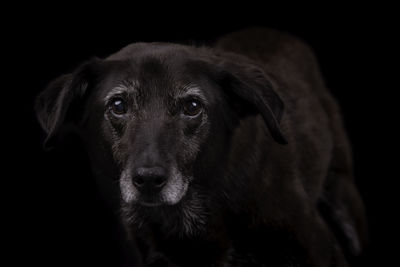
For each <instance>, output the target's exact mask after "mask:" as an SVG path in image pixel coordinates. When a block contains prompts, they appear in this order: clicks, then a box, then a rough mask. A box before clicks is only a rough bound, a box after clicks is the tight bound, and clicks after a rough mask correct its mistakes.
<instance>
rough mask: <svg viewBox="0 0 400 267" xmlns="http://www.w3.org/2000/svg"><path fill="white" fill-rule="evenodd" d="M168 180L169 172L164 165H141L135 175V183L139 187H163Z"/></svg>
mask: <svg viewBox="0 0 400 267" xmlns="http://www.w3.org/2000/svg"><path fill="white" fill-rule="evenodd" d="M166 182H167V173H166V171H165V169H164V168H162V167H140V168H137V169H136V170H135V172H134V175H133V183H134V184H135V186H137V187H138V188H147V189H153V188H161V187H163V186H164V185H165V184H166Z"/></svg>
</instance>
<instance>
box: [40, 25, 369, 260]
mask: <svg viewBox="0 0 400 267" xmlns="http://www.w3.org/2000/svg"><path fill="white" fill-rule="evenodd" d="M36 110H37V113H38V118H39V121H40V123H41V125H42V127H43V128H44V130H45V131H46V133H47V135H48V136H47V139H46V145H47V146H51V145H52V144H54V141H55V140H57V139H59V137H60V136H61V135H62V133H66V132H69V131H71V130H73V131H75V132H77V133H78V134H79V135H80V136H81V138H82V140H83V142H84V144H85V145H86V149H87V151H88V153H89V156H90V159H91V163H92V168H93V171H94V174H95V175H96V177H97V179H98V180H99V181H100V185H101V189H102V190H103V191H104V194H107V192H106V191H111V194H112V195H114V196H120V202H121V205H120V208H121V210H122V221H123V224H124V226H125V229H126V232H127V235H129V237H130V238H131V239H132V240H133V239H134V238H135V239H136V240H137V243H138V245H139V247H140V249H141V253H142V255H143V261H144V263H145V264H146V265H147V266H318V267H321V266H347V265H348V260H349V259H351V258H352V257H353V256H355V255H358V254H359V253H360V251H361V250H362V248H363V246H364V243H365V235H366V233H365V220H364V211H363V205H362V202H361V200H360V197H359V194H358V192H357V190H356V188H355V186H354V183H353V178H352V162H351V153H350V147H349V144H348V140H347V137H346V134H345V132H344V130H343V126H342V122H341V118H340V114H339V109H338V107H337V105H336V103H335V101H334V99H333V98H332V97H331V95H330V94H329V92H328V91H327V89H326V88H325V86H324V83H323V81H322V79H321V76H320V74H319V70H318V66H317V63H316V60H315V58H314V56H313V54H312V52H311V51H310V49H309V48H308V47H307V46H306V45H305V44H303V43H302V42H300V41H298V40H297V39H295V38H293V37H291V36H288V35H286V34H283V33H278V32H275V31H272V30H267V29H251V30H246V31H242V32H239V33H235V34H231V35H229V36H226V37H224V38H222V39H220V40H219V42H218V43H217V45H216V47H214V48H204V47H191V46H184V45H177V44H167V43H137V44H132V45H129V46H127V47H125V48H123V49H122V50H121V51H119V52H117V53H115V54H113V55H111V56H109V57H108V58H106V59H103V60H100V59H93V60H91V61H89V62H87V63H84V64H83V65H82V66H81V67H79V68H78V69H77V70H76V71H75V72H74V73H72V74H67V75H64V76H62V77H60V78H58V79H56V80H55V81H54V82H52V83H51V84H50V85H49V87H48V88H47V89H46V90H45V91H44V92H43V93H42V94H41V95H40V96H39V97H38V100H37V105H36ZM115 181H118V183H115ZM115 184H117V185H119V186H117V187H115Z"/></svg>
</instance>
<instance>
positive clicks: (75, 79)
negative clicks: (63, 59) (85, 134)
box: [35, 59, 98, 149]
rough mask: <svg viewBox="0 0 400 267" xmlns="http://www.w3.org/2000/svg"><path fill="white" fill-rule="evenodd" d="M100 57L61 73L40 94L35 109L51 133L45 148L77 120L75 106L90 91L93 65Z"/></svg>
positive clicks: (39, 118)
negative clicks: (75, 118) (67, 72)
mask: <svg viewBox="0 0 400 267" xmlns="http://www.w3.org/2000/svg"><path fill="white" fill-rule="evenodd" d="M97 61H98V59H93V60H91V61H88V62H86V63H84V64H82V65H81V66H80V67H79V68H78V69H77V70H76V71H75V72H73V73H71V74H66V75H62V76H60V77H58V78H57V79H55V80H53V81H52V82H51V83H50V84H49V85H48V86H47V88H46V89H45V90H44V91H43V92H42V93H40V94H39V95H38V96H37V98H36V102H35V112H36V116H37V118H38V120H39V123H40V125H41V126H42V128H43V130H44V131H45V132H46V134H47V137H46V139H45V141H44V148H45V149H50V148H52V147H53V146H54V143H55V140H56V139H57V138H58V136H59V135H60V133H61V132H62V130H63V129H66V128H68V127H66V126H67V125H71V124H72V123H73V120H74V116H73V114H74V109H76V106H77V103H78V102H79V101H80V100H81V99H82V98H83V96H84V94H85V92H86V91H87V87H88V85H89V79H90V77H89V75H90V72H91V68H92V67H93V66H94V65H95V63H96V62H97Z"/></svg>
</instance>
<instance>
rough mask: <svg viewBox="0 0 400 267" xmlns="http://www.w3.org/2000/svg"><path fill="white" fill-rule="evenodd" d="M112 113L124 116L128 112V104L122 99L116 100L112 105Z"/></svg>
mask: <svg viewBox="0 0 400 267" xmlns="http://www.w3.org/2000/svg"><path fill="white" fill-rule="evenodd" d="M110 109H111V111H112V113H114V114H116V115H122V114H125V113H126V112H127V108H126V103H125V101H124V100H123V99H122V98H115V99H113V100H112V101H111V103H110Z"/></svg>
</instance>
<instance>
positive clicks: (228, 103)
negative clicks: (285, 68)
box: [37, 44, 285, 207]
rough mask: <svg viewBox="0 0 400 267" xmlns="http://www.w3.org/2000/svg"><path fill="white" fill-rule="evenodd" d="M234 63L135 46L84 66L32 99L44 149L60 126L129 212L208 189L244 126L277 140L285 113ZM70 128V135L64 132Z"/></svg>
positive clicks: (201, 53) (257, 77)
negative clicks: (247, 121) (258, 121)
mask: <svg viewBox="0 0 400 267" xmlns="http://www.w3.org/2000/svg"><path fill="white" fill-rule="evenodd" d="M230 57H232V55H229V56H224V55H221V54H218V55H217V54H215V53H213V52H212V51H210V50H206V49H203V48H201V49H200V48H193V47H187V46H179V45H169V44H137V45H132V46H130V47H128V48H125V50H122V51H121V52H119V53H117V54H115V55H113V56H111V57H109V58H107V59H105V60H93V61H90V62H88V63H86V64H83V65H82V66H81V67H80V68H79V69H78V70H77V71H75V73H73V74H69V75H64V76H62V77H60V78H59V79H57V80H55V81H54V82H53V83H52V84H51V85H50V86H49V87H48V88H47V90H46V91H44V92H43V93H42V94H41V95H40V96H39V98H38V102H37V112H38V117H39V120H40V122H41V124H42V126H43V128H44V129H45V130H46V132H47V133H48V139H47V142H48V143H50V142H52V141H53V140H54V138H55V137H57V136H59V135H60V132H61V131H62V129H63V128H64V129H65V128H67V127H65V126H66V125H73V128H74V129H77V131H78V132H79V133H80V135H81V136H82V138H83V139H84V142H85V144H86V145H87V149H88V151H89V153H90V155H91V158H92V159H93V160H92V163H93V165H94V166H93V169H95V170H96V172H98V173H103V174H106V175H107V176H110V178H112V179H113V180H117V181H118V183H119V186H120V191H121V197H122V200H123V201H124V202H125V203H129V204H132V205H140V206H143V207H155V206H162V205H175V204H177V203H179V202H180V201H181V200H182V199H183V198H184V197H185V196H186V195H187V194H188V192H190V187H191V186H192V184H196V183H197V184H203V185H207V186H211V187H212V182H210V181H209V180H207V179H210V177H213V176H215V175H216V174H217V173H218V174H219V169H220V168H223V165H224V161H225V159H226V158H227V155H228V154H229V149H230V136H231V134H232V131H233V130H234V128H235V126H236V125H237V124H238V122H239V120H240V119H241V118H242V117H243V116H247V115H249V114H254V113H260V114H261V115H262V117H263V118H264V120H265V122H266V124H267V126H268V128H269V129H270V133H271V135H272V137H273V138H275V140H277V141H278V142H281V143H283V142H285V140H284V138H283V137H282V135H281V132H280V130H279V125H278V122H279V119H280V117H281V114H282V109H283V105H282V102H281V100H280V99H279V97H278V96H277V95H276V94H275V92H274V91H273V89H272V85H271V83H270V82H269V80H268V78H267V77H266V75H265V73H263V71H262V70H260V69H259V68H258V67H256V66H255V65H252V64H251V63H249V62H241V63H238V62H235V60H232V58H230ZM70 128H71V127H70Z"/></svg>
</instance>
